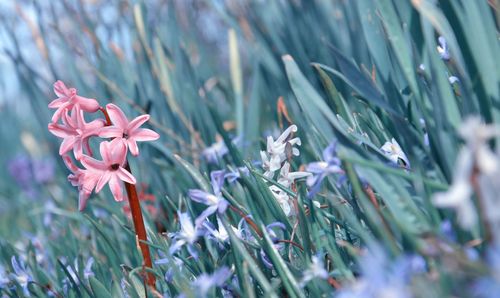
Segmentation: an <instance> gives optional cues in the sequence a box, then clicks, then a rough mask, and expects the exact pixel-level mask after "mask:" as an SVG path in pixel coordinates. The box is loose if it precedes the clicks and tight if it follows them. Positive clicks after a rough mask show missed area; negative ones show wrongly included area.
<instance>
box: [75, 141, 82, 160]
mask: <svg viewBox="0 0 500 298" xmlns="http://www.w3.org/2000/svg"><path fill="white" fill-rule="evenodd" d="M75 139H76V141H75V144H74V145H73V153H75V158H76V160H80V159H82V156H83V143H82V139H81V138H75Z"/></svg>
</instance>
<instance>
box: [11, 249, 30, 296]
mask: <svg viewBox="0 0 500 298" xmlns="http://www.w3.org/2000/svg"><path fill="white" fill-rule="evenodd" d="M10 262H11V264H12V269H13V270H14V273H11V274H10V277H11V278H13V279H15V280H16V281H17V283H18V284H19V285H20V286H21V287H22V288H23V293H24V295H25V296H30V292H29V290H28V284H29V283H30V282H32V281H33V278H32V277H31V274H30V273H29V272H28V267H27V266H26V264H25V263H24V261H23V260H22V259H21V258H17V259H16V256H12V258H11V259H10Z"/></svg>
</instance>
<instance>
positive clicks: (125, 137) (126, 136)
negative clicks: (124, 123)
mask: <svg viewBox="0 0 500 298" xmlns="http://www.w3.org/2000/svg"><path fill="white" fill-rule="evenodd" d="M122 138H124V139H127V138H128V133H127V132H126V131H124V132H123V135H122Z"/></svg>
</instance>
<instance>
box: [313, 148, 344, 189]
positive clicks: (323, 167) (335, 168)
mask: <svg viewBox="0 0 500 298" xmlns="http://www.w3.org/2000/svg"><path fill="white" fill-rule="evenodd" d="M306 171H307V172H309V173H312V176H309V177H308V178H307V182H306V183H307V186H309V187H310V189H309V193H308V196H309V197H312V196H314V195H315V194H316V193H317V192H318V191H319V190H320V187H321V182H322V181H323V179H325V177H326V176H328V175H330V174H342V175H344V170H342V168H341V161H340V159H339V158H338V157H337V141H333V142H331V143H330V145H328V146H327V147H326V148H325V150H323V161H317V162H312V163H310V164H308V165H307V167H306Z"/></svg>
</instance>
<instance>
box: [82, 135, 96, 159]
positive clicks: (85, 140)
mask: <svg viewBox="0 0 500 298" xmlns="http://www.w3.org/2000/svg"><path fill="white" fill-rule="evenodd" d="M82 143H83V146H84V147H85V151H86V152H87V155H89V156H94V153H93V152H92V148H90V144H89V139H87V138H85V139H82Z"/></svg>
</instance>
